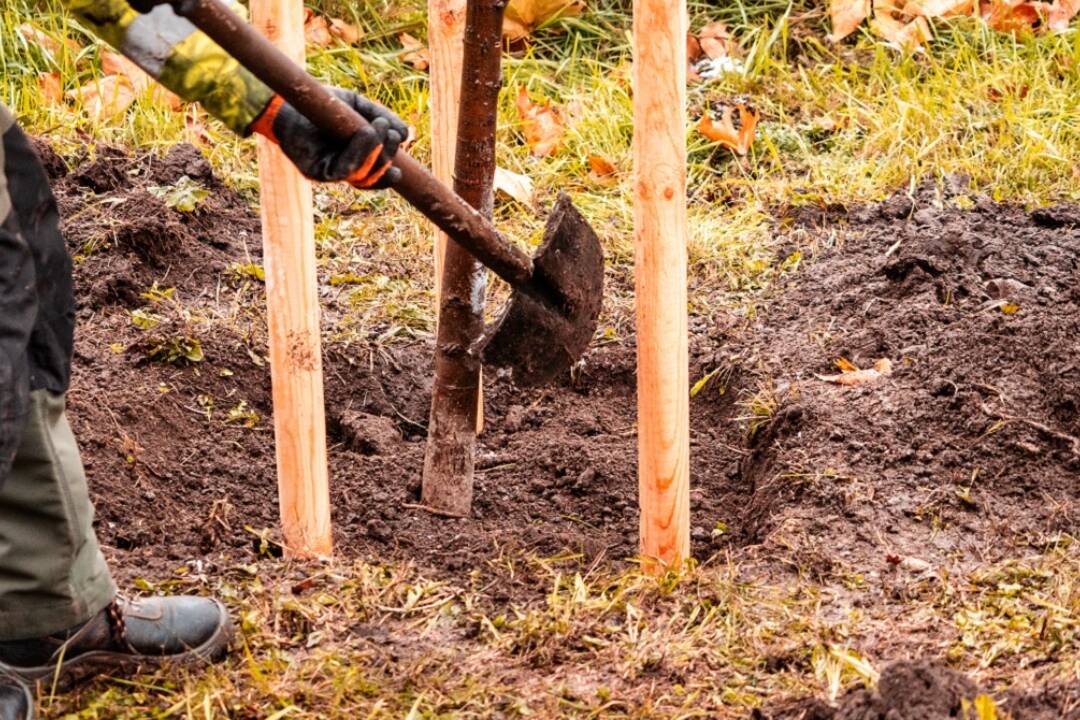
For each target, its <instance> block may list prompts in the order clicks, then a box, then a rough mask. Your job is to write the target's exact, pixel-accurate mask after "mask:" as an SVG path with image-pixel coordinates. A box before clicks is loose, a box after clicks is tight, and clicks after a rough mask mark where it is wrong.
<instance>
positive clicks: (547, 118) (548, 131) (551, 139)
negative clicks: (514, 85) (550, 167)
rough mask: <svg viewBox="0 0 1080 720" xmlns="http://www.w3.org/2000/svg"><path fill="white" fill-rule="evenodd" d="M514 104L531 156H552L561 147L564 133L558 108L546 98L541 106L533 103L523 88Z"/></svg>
mask: <svg viewBox="0 0 1080 720" xmlns="http://www.w3.org/2000/svg"><path fill="white" fill-rule="evenodd" d="M516 104H517V111H518V117H519V118H521V130H522V132H523V133H524V134H525V143H526V144H527V145H528V146H529V149H530V150H531V151H532V154H533V155H535V156H536V157H547V156H549V155H552V154H554V153H555V152H556V151H557V150H558V149H559V147H560V146H561V145H562V137H563V134H564V133H565V132H566V126H565V124H564V123H563V118H562V113H561V112H560V110H559V108H558V107H556V106H554V105H552V103H551V99H550V98H546V99H545V100H544V103H543V104H542V105H538V104H536V103H534V102H533V101H532V99H531V98H529V91H528V90H526V89H525V88H524V86H523V87H522V88H521V89H520V90H519V91H518V97H517V103H516Z"/></svg>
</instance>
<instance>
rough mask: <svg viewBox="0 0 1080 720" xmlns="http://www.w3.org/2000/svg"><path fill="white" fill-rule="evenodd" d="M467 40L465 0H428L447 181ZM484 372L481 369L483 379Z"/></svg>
mask: <svg viewBox="0 0 1080 720" xmlns="http://www.w3.org/2000/svg"><path fill="white" fill-rule="evenodd" d="M464 40H465V0H428V52H429V54H430V57H431V68H430V70H429V71H428V77H429V83H430V87H431V170H432V172H433V173H434V174H435V177H437V178H439V180H442V181H443V182H444V183H447V184H449V183H452V182H453V181H454V154H455V152H456V147H457V140H456V139H457V126H458V111H459V109H460V108H461V78H462V74H461V63H462V56H463V54H464ZM447 240H448V238H447V237H446V234H445V233H443V232H440V231H439V230H435V298H436V303H437V304H439V303H441V301H442V282H443V265H444V263H445V257H446V243H447ZM482 378H483V374H482V373H481V379H482ZM478 387H479V390H478V391H477V397H476V433H477V434H478V435H479V434H480V433H481V432H482V431H483V429H484V385H483V383H482V382H481V383H480V384H479V385H478Z"/></svg>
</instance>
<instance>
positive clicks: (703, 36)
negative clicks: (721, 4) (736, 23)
mask: <svg viewBox="0 0 1080 720" xmlns="http://www.w3.org/2000/svg"><path fill="white" fill-rule="evenodd" d="M698 43H699V44H700V45H701V51H702V52H703V53H705V56H706V57H708V58H709V59H710V60H716V59H717V58H722V57H729V56H730V55H732V54H734V52H735V50H736V49H737V48H738V46H739V44H738V43H737V42H736V41H735V38H734V37H733V36H732V34H731V33H730V32H728V28H727V25H725V24H724V23H722V22H712V23H709V24H708V25H706V26H705V27H703V28H701V32H699V33H698Z"/></svg>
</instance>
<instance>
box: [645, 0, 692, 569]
mask: <svg viewBox="0 0 1080 720" xmlns="http://www.w3.org/2000/svg"><path fill="white" fill-rule="evenodd" d="M688 30H689V22H688V17H687V13H686V0H634V172H635V182H634V237H635V258H636V278H637V279H636V287H637V354H638V482H639V491H640V503H641V554H642V557H643V559H644V561H645V566H646V568H647V569H649V570H651V571H654V572H659V571H662V570H663V569H664V568H666V567H675V566H678V565H679V564H680V563H681V562H682V561H683V560H685V559H686V558H687V557H689V554H690V462H689V460H690V415H689V395H690V394H689V378H688V372H689V371H688V367H687V338H686V332H687V311H686V244H687V234H688V233H687V217H686V33H687V31H688Z"/></svg>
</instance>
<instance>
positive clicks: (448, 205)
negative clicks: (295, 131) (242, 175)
mask: <svg viewBox="0 0 1080 720" xmlns="http://www.w3.org/2000/svg"><path fill="white" fill-rule="evenodd" d="M171 2H172V5H173V7H174V8H175V10H176V12H177V14H179V15H182V16H183V17H185V18H187V19H188V20H190V21H191V22H192V24H194V25H195V26H196V27H197V28H199V30H201V31H202V32H204V33H205V34H206V35H207V36H208V37H210V38H211V39H212V40H214V42H216V43H217V44H218V45H220V46H221V47H222V48H224V49H225V50H226V51H227V52H228V53H229V54H230V55H232V56H233V57H234V58H235V59H236V60H237V61H238V62H239V63H240V64H241V65H243V66H244V67H245V68H247V69H248V70H249V71H250V72H251V73H252V74H254V75H255V77H257V78H259V80H261V81H262V82H264V83H266V85H267V86H269V87H270V89H271V90H273V91H274V92H276V93H277V94H279V95H280V96H281V97H282V98H284V99H285V100H286V101H287V102H288V103H289V104H291V105H292V106H293V107H294V108H296V109H297V110H298V111H299V112H300V113H301V114H302V115H304V117H306V118H307V119H308V120H310V121H311V122H312V123H314V124H315V126H316V127H318V128H319V129H320V130H322V131H323V132H326V133H330V134H331V135H334V136H336V137H338V138H340V139H341V140H343V141H345V140H348V139H349V138H351V137H352V136H353V135H355V134H356V133H357V132H361V131H363V130H364V129H365V128H367V127H368V122H367V121H366V120H365V119H364V118H363V117H362V116H361V115H360V114H359V113H358V112H356V111H355V110H353V109H352V108H351V107H349V106H348V105H346V104H345V103H344V102H342V101H341V100H339V99H338V98H337V97H335V96H334V94H333V93H331V92H329V91H328V90H327V89H326V88H325V87H323V85H322V83H320V82H319V81H318V80H316V79H315V78H313V77H312V76H311V75H310V74H309V73H308V72H307V71H306V70H304V69H303V68H302V67H300V66H299V65H298V64H296V63H295V62H293V61H292V60H291V59H289V57H288V56H287V55H285V54H284V53H282V52H281V51H280V50H278V49H277V48H276V47H275V46H274V44H273V43H271V42H270V40H268V39H267V38H265V37H263V36H262V35H261V34H260V33H259V32H258V31H257V30H255V28H254V27H252V26H251V25H249V24H248V23H246V22H244V20H243V19H242V18H240V17H239V16H237V15H236V13H234V12H233V11H232V10H230V9H229V8H228V7H227V6H226V5H225V4H224V3H222V2H221V0H171ZM394 166H395V167H397V168H398V169H399V170H401V179H400V180H399V181H398V182H397V183H395V184H394V186H393V189H394V190H395V191H396V192H397V193H398V194H399V195H401V197H403V198H405V200H407V201H408V202H409V204H410V205H412V206H413V207H414V208H416V209H417V210H419V211H420V212H421V213H422V214H423V215H424V216H425V217H426V218H427V219H428V220H430V221H431V222H432V223H434V224H435V225H436V226H437V227H438V228H439V229H440V230H442V231H443V232H444V233H446V234H447V236H449V237H450V239H452V240H453V241H454V242H456V243H458V244H459V245H461V246H462V247H463V248H465V249H466V250H468V251H469V252H470V253H472V255H473V256H475V257H476V259H477V260H479V261H480V262H482V263H483V264H484V265H486V266H487V267H489V268H491V270H492V271H494V272H495V274H496V275H498V276H499V277H501V278H502V279H503V280H505V281H506V282H508V283H510V285H512V286H513V287H515V288H517V289H520V290H523V291H525V292H526V293H528V294H529V295H532V296H534V297H536V298H537V299H538V300H541V301H546V302H547V303H549V304H550V303H554V304H559V303H558V298H552V297H550V296H549V295H550V293H549V292H545V291H544V290H545V289H546V288H545V289H541V288H539V287H537V285H536V283H535V282H533V280H534V278H533V263H532V259H531V258H530V257H529V256H528V255H526V254H525V253H524V252H522V251H521V250H519V249H518V248H517V247H515V246H514V245H512V244H510V243H509V242H507V240H506V239H505V238H503V237H502V236H501V235H500V234H499V231H498V230H496V229H495V226H494V225H492V224H491V223H490V222H488V220H487V219H485V218H484V216H483V215H481V214H480V213H479V212H477V211H476V209H474V208H473V207H472V206H471V205H469V204H468V203H467V202H465V201H464V200H462V199H461V198H460V197H459V196H458V195H457V194H456V193H455V192H454V191H453V190H451V189H450V188H449V187H447V186H446V185H444V184H443V183H441V182H439V181H438V180H437V179H436V178H435V176H434V175H432V174H431V172H430V171H429V170H428V169H427V168H426V167H424V166H423V165H421V164H420V163H418V162H417V161H416V160H414V159H413V158H412V157H410V156H409V155H408V154H407V153H406V152H404V151H403V150H398V153H397V154H396V155H395V156H394Z"/></svg>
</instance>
